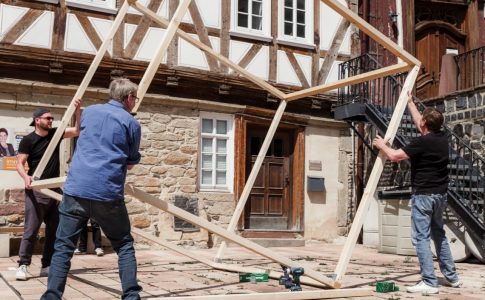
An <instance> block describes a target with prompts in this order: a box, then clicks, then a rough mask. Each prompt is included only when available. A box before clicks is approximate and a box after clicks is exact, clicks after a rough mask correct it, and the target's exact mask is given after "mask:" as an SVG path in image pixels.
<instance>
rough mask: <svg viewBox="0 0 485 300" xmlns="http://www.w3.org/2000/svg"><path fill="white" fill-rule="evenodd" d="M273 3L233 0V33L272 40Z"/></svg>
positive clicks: (265, 0) (256, 0) (258, 0)
mask: <svg viewBox="0 0 485 300" xmlns="http://www.w3.org/2000/svg"><path fill="white" fill-rule="evenodd" d="M270 10H271V1H268V0H233V1H232V11H233V16H232V18H231V23H232V33H233V34H234V33H236V34H237V33H242V34H249V35H255V36H261V37H267V38H270V26H271V14H270Z"/></svg>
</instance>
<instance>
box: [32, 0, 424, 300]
mask: <svg viewBox="0 0 485 300" xmlns="http://www.w3.org/2000/svg"><path fill="white" fill-rule="evenodd" d="M321 1H322V2H323V3H325V4H326V5H327V6H329V7H330V8H331V9H333V10H334V11H336V12H337V13H339V14H340V15H341V16H343V17H344V18H345V19H346V20H348V21H349V22H351V23H353V24H354V25H355V26H356V27H358V28H359V29H360V30H361V31H362V32H364V33H366V34H367V35H368V36H370V37H371V38H373V39H374V40H375V41H376V42H378V43H380V44H381V45H382V46H384V47H386V48H387V49H388V50H389V51H390V52H391V53H393V54H394V55H396V56H397V57H398V58H400V59H402V61H403V62H402V63H398V64H396V65H393V66H389V67H385V68H382V69H379V70H375V71H372V72H368V73H365V74H360V75H358V76H354V77H350V78H347V79H344V80H340V81H336V82H332V83H326V84H322V85H317V86H314V87H308V86H309V84H308V83H305V84H303V86H304V87H305V86H307V87H308V88H304V89H303V90H301V91H296V92H292V93H284V92H283V91H281V90H279V89H277V88H276V87H274V86H273V85H271V84H269V83H268V82H266V81H264V80H262V79H260V78H258V77H256V76H254V75H252V74H251V73H250V72H248V71H247V70H245V69H244V68H243V67H241V66H240V65H237V64H235V63H233V62H232V61H230V60H229V59H227V58H226V57H225V56H224V55H221V54H219V53H217V52H215V51H214V50H213V49H212V48H211V46H210V45H207V44H210V43H209V42H208V40H207V39H204V38H201V39H200V40H196V39H193V38H192V37H191V36H190V35H188V34H187V33H185V32H184V31H183V29H180V28H179V24H180V21H181V19H182V17H183V16H184V14H185V12H186V11H187V10H189V11H190V10H191V8H190V7H191V6H190V3H191V0H182V1H180V4H179V6H178V8H177V10H176V11H175V13H174V15H173V17H172V19H171V21H167V20H165V19H163V18H162V17H160V16H158V15H156V14H155V13H153V12H152V11H151V10H149V9H148V8H146V7H144V6H143V5H142V4H140V3H139V2H137V1H135V0H129V1H125V2H124V4H123V5H122V6H121V8H120V9H119V12H118V15H117V17H116V19H115V21H114V22H113V25H112V28H111V31H110V33H109V34H108V36H107V37H106V39H105V40H104V41H103V42H102V43H101V44H100V46H99V49H98V52H97V54H96V56H95V58H94V60H93V62H92V64H91V66H90V68H89V70H88V72H87V73H86V75H85V77H84V79H83V81H82V83H81V85H80V86H79V88H78V90H77V92H76V94H75V95H74V97H73V101H71V104H70V105H69V107H68V109H67V111H66V113H65V114H64V117H63V119H62V121H61V123H60V125H59V127H58V129H59V130H57V131H56V134H55V135H54V137H53V139H52V141H51V143H50V145H49V147H48V148H47V150H46V153H45V154H44V156H43V158H42V160H41V161H40V163H39V165H38V167H37V169H36V171H35V172H34V175H33V178H34V180H35V179H38V178H40V174H42V172H43V171H44V168H45V166H46V164H47V162H48V160H49V159H50V156H51V155H52V153H53V151H54V149H55V145H57V143H58V141H59V140H60V138H61V135H62V133H63V132H64V130H65V128H66V127H67V125H68V122H69V121H70V119H71V118H72V115H73V114H74V111H75V106H74V100H75V99H79V98H82V96H83V94H84V92H85V90H86V88H87V86H88V84H89V82H90V81H91V79H92V77H93V75H94V72H95V70H96V69H97V67H98V66H99V63H100V61H101V59H102V58H103V56H104V55H105V53H106V51H107V50H108V47H109V45H110V43H111V41H112V40H113V39H114V38H115V35H116V32H117V29H118V27H119V26H120V24H121V22H122V20H123V19H124V17H125V15H126V13H127V11H128V8H129V6H130V5H131V6H132V7H134V8H135V9H137V10H138V11H140V12H141V13H142V14H143V15H145V16H146V17H148V18H149V19H151V20H152V21H153V22H156V23H157V24H158V25H160V26H162V27H164V28H166V32H165V35H164V38H163V41H162V43H161V44H160V47H159V49H158V51H157V53H156V55H155V56H154V58H152V60H151V62H150V65H149V66H148V68H147V70H146V73H145V75H144V76H143V79H142V81H141V82H140V84H139V90H138V94H137V96H138V97H139V98H140V99H143V97H144V96H145V93H146V91H147V89H148V86H149V85H150V83H151V81H152V79H153V77H154V76H155V73H156V69H157V67H158V65H159V64H160V62H161V59H162V57H163V56H164V55H165V53H166V52H167V49H168V48H169V46H170V42H171V40H172V38H173V36H174V35H175V34H177V35H178V36H179V37H180V38H182V39H184V40H185V41H187V42H189V43H191V44H192V45H194V46H196V47H198V48H199V49H201V50H203V51H204V52H205V53H206V54H207V55H208V56H210V57H211V59H209V60H208V61H209V65H211V68H216V66H217V64H216V63H215V62H216V61H218V62H220V63H222V64H223V65H224V66H225V67H227V68H230V69H232V70H234V71H235V72H238V73H239V74H240V75H242V76H243V77H244V78H246V79H247V80H249V81H251V82H253V83H254V84H256V85H257V86H259V87H260V88H262V89H264V90H266V91H267V92H268V93H271V94H272V95H274V96H275V97H277V98H278V99H279V100H280V102H279V106H278V109H277V110H276V113H275V116H274V118H273V120H272V122H271V126H270V128H269V130H268V132H267V134H266V137H265V139H264V142H263V144H262V146H261V149H260V150H259V154H258V156H257V159H256V162H255V163H254V166H253V168H252V170H251V173H250V175H249V177H248V179H247V181H246V184H245V186H244V190H243V191H242V193H241V196H240V198H239V201H238V202H237V207H236V209H235V211H234V214H233V217H232V219H231V222H230V224H229V226H228V228H227V229H223V228H221V227H218V226H216V225H214V224H212V223H211V222H209V221H207V220H205V219H203V218H200V217H197V216H194V215H192V214H190V213H188V212H186V211H185V210H182V209H180V208H177V207H176V206H174V205H172V204H171V203H169V202H168V201H166V200H164V198H165V195H161V197H160V198H161V199H159V198H157V197H154V196H152V195H150V194H148V193H146V192H144V191H142V190H140V189H138V188H135V187H134V186H132V185H130V184H127V185H126V193H127V194H129V195H132V196H134V197H135V198H137V199H138V200H140V201H142V202H144V203H148V204H151V205H152V206H155V207H157V208H159V209H161V210H164V211H166V212H168V213H170V214H173V215H174V216H177V217H179V218H181V219H184V220H186V221H188V222H190V223H192V224H195V225H197V226H200V227H202V228H204V229H206V230H208V231H210V232H213V233H215V234H216V235H218V236H220V237H222V238H223V239H224V240H227V241H231V242H234V243H236V244H238V245H240V246H242V247H245V248H247V249H249V250H252V251H254V252H256V253H258V254H260V255H263V256H265V257H267V258H269V259H271V260H273V261H275V262H278V263H280V264H282V265H286V266H290V267H296V266H301V263H300V262H298V263H296V262H293V261H291V260H289V259H288V258H286V257H284V256H281V255H279V254H277V253H274V252H273V251H270V250H268V249H266V248H264V247H262V246H259V245H257V244H255V243H254V242H251V241H249V240H247V239H245V238H243V237H241V236H239V235H237V234H235V233H234V230H235V227H236V224H237V221H238V220H239V219H240V216H241V213H242V210H243V208H244V205H245V203H246V200H247V198H248V195H249V192H250V191H251V189H252V187H253V184H254V181H255V179H256V176H257V174H258V172H259V169H260V168H261V165H262V162H263V159H264V155H265V153H266V152H267V150H268V148H269V144H270V142H271V140H272V139H273V136H274V134H275V132H276V129H277V127H278V125H279V123H280V121H281V118H282V115H283V113H284V111H285V108H286V106H287V103H288V102H290V101H297V100H301V99H303V98H305V97H309V96H313V95H316V94H319V93H323V92H326V91H330V90H334V89H337V88H341V87H345V86H348V85H351V84H356V83H360V82H364V81H369V80H372V79H375V78H380V77H384V76H388V75H392V74H397V73H404V72H408V75H407V79H406V82H405V84H404V86H403V89H402V92H401V95H400V98H399V101H398V104H397V106H396V109H395V111H394V114H393V116H392V119H391V121H390V124H389V129H388V131H387V132H386V135H385V138H386V139H389V141H390V143H392V140H393V139H394V136H395V134H396V131H397V129H398V124H399V122H400V119H401V118H402V114H403V112H404V110H405V107H406V98H407V93H408V92H409V91H411V89H412V88H413V86H414V83H415V81H416V78H417V75H418V71H419V68H420V62H419V61H418V60H417V59H416V58H414V57H413V56H412V55H410V54H409V53H407V52H405V51H404V50H403V49H402V48H400V47H399V46H398V45H396V44H395V43H394V42H393V41H391V40H390V39H389V38H387V37H386V36H384V35H383V34H382V33H380V32H379V31H378V30H376V29H375V28H373V27H372V26H371V25H369V24H368V23H366V22H365V21H364V20H362V19H361V18H360V17H359V16H358V15H357V14H355V13H354V12H352V11H351V10H350V9H348V8H347V7H345V6H343V5H342V4H340V3H339V2H337V1H336V0H321ZM192 15H193V16H194V14H192ZM195 15H196V14H195ZM198 34H199V37H200V36H206V34H207V33H206V32H205V31H204V30H203V29H200V31H199V32H198ZM254 51H257V46H255V50H254ZM248 55H250V54H249V53H248ZM243 63H244V59H243ZM322 76H323V75H322ZM139 104H140V103H138V106H136V107H135V108H134V112H136V110H137V109H138V107H139ZM385 161H386V158H385V156H384V155H382V154H380V155H379V157H378V158H377V161H376V162H375V164H374V168H373V170H372V173H371V175H370V178H369V181H368V184H367V186H366V189H365V192H364V196H363V198H362V200H361V204H360V206H359V208H358V210H357V214H356V217H355V219H354V222H353V224H352V228H351V231H350V233H349V236H348V238H347V240H346V244H345V246H344V249H343V251H342V254H341V257H340V259H339V262H338V265H337V268H336V270H335V272H334V278H328V277H326V276H324V275H322V274H320V273H319V272H317V271H314V270H312V269H311V268H305V275H306V276H308V277H310V278H311V279H313V280H314V281H316V282H318V283H320V284H323V285H324V286H326V287H331V288H340V287H341V283H340V280H341V279H342V276H343V275H344V274H345V271H346V269H347V266H348V263H349V261H350V257H351V255H352V251H353V248H354V246H355V243H356V240H357V237H358V234H359V232H360V229H361V226H362V223H363V220H364V218H365V215H366V212H367V211H368V207H369V205H370V197H371V195H373V194H374V192H375V189H376V186H377V183H378V179H379V177H380V175H381V172H382V170H383V165H384V163H385ZM64 180H65V178H64V177H62V178H58V179H49V180H46V181H44V180H35V181H34V182H33V184H32V186H33V187H34V188H35V189H38V190H40V191H42V190H43V189H45V188H47V187H53V186H61V185H62V183H63V182H64ZM52 196H55V197H56V199H58V200H60V195H52ZM134 233H135V234H140V235H141V236H144V237H145V238H149V237H147V235H145V234H143V233H141V232H140V230H135V231H134ZM151 240H152V241H155V242H157V243H160V244H162V245H166V244H165V243H164V242H161V241H159V239H151ZM171 249H175V247H172V248H171ZM224 249H225V243H222V244H221V246H220V248H219V251H218V253H217V256H216V258H215V261H216V262H203V263H206V264H208V265H210V266H212V267H216V268H220V269H225V270H234V268H233V267H232V266H227V265H224V264H221V263H219V262H218V260H219V259H220V258H221V257H222V256H223V254H224ZM175 251H178V252H179V253H182V254H184V255H187V256H189V257H191V258H193V259H196V260H199V261H201V260H200V259H199V258H197V257H195V256H193V255H191V254H190V253H189V252H188V251H186V250H183V249H178V248H177V250H175ZM201 262H202V261H201ZM345 292H346V291H345V290H341V293H337V294H332V295H333V296H334V297H345V296H346V295H352V296H364V295H369V292H370V290H368V289H363V290H360V291H359V293H357V290H356V289H351V290H348V293H349V294H346V293H345ZM352 293H353V294H352ZM291 294H294V293H289V294H288V296H283V295H282V296H281V297H280V299H312V298H311V297H315V295H313V296H310V295H308V298H290V295H291ZM259 296H261V298H260V297H259ZM263 296H265V295H245V296H244V297H243V296H241V297H240V298H242V299H262V298H264V297H263ZM266 297H267V296H266ZM324 297H325V296H324V295H319V296H318V298H324ZM195 298H197V297H195ZM199 298H200V299H205V298H202V297H199Z"/></svg>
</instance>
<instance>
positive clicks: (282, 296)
mask: <svg viewBox="0 0 485 300" xmlns="http://www.w3.org/2000/svg"><path fill="white" fill-rule="evenodd" d="M372 295H373V291H372V289H370V288H354V289H341V290H315V291H300V292H276V293H254V294H228V295H206V296H179V297H170V300H182V299H184V300H199V299H200V300H220V299H224V300H231V299H241V300H300V299H335V298H339V299H340V298H348V297H365V296H372ZM148 299H152V300H155V299H160V300H161V299H167V298H148Z"/></svg>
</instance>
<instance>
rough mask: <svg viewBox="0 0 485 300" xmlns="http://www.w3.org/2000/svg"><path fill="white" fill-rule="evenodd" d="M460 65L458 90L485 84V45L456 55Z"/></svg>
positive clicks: (457, 79)
mask: <svg viewBox="0 0 485 300" xmlns="http://www.w3.org/2000/svg"><path fill="white" fill-rule="evenodd" d="M454 58H455V62H456V64H457V67H458V76H457V78H456V88H457V90H458V91H460V90H464V89H470V88H475V87H478V86H480V85H483V84H485V46H484V47H481V48H477V49H473V50H470V51H468V52H465V53H462V54H459V55H457V56H455V57H454Z"/></svg>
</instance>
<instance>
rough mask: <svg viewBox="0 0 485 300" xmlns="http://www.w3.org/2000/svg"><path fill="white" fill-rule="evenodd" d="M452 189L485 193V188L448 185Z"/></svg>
mask: <svg viewBox="0 0 485 300" xmlns="http://www.w3.org/2000/svg"><path fill="white" fill-rule="evenodd" d="M448 188H449V189H450V190H452V191H460V192H465V193H482V194H483V193H485V188H470V187H456V186H450V187H448Z"/></svg>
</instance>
